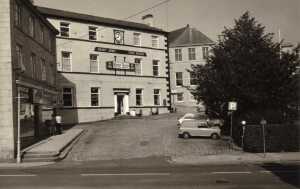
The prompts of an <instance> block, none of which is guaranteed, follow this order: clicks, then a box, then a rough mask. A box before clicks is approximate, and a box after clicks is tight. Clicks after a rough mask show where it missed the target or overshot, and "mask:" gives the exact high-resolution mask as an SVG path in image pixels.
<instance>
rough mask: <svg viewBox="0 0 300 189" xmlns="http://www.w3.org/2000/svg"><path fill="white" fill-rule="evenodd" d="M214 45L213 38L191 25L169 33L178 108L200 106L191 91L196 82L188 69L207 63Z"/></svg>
mask: <svg viewBox="0 0 300 189" xmlns="http://www.w3.org/2000/svg"><path fill="white" fill-rule="evenodd" d="M212 45H214V42H213V41H212V40H211V39H209V38H208V37H207V36H205V35H204V34H203V33H201V32H200V31H198V30H197V29H195V28H192V27H190V26H189V25H187V26H186V27H183V28H180V29H177V30H174V31H171V32H170V33H169V55H170V73H171V76H170V80H171V92H172V105H173V106H175V107H176V108H177V110H179V109H181V110H182V111H194V110H195V108H194V107H196V106H199V105H197V101H196V100H195V99H194V97H193V95H192V94H191V93H190V89H194V88H195V87H196V83H195V80H194V79H193V75H192V74H191V73H190V72H188V70H189V69H191V65H192V64H193V65H197V64H205V63H206V60H205V59H206V57H207V56H208V55H209V51H210V49H211V46H212ZM200 108H202V109H204V107H202V106H200Z"/></svg>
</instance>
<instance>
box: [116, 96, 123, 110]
mask: <svg viewBox="0 0 300 189" xmlns="http://www.w3.org/2000/svg"><path fill="white" fill-rule="evenodd" d="M123 101H124V95H117V104H116V105H117V112H116V113H117V114H118V115H120V114H123V112H124V104H123Z"/></svg>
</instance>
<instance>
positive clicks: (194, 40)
mask: <svg viewBox="0 0 300 189" xmlns="http://www.w3.org/2000/svg"><path fill="white" fill-rule="evenodd" d="M168 37H169V46H170V47H182V46H194V45H212V44H214V42H213V41H212V40H211V39H209V38H208V37H207V36H206V35H204V34H203V33H202V32H200V31H199V30H197V29H196V28H191V27H190V26H189V25H187V26H186V27H183V28H180V29H177V30H174V31H171V32H170V33H169V36H168Z"/></svg>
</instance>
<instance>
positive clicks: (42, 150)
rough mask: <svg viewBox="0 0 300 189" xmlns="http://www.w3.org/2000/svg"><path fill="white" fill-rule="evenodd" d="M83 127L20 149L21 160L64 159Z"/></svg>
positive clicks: (49, 160)
mask: <svg viewBox="0 0 300 189" xmlns="http://www.w3.org/2000/svg"><path fill="white" fill-rule="evenodd" d="M83 131H84V130H83V129H70V130H68V131H65V132H64V133H63V134H61V135H55V136H52V137H50V138H48V139H46V140H43V141H41V142H39V143H37V144H34V145H32V146H30V147H28V148H26V149H24V150H23V151H22V161H23V162H53V161H59V160H62V159H64V158H65V157H66V156H67V155H68V153H69V152H70V151H71V149H72V147H73V145H74V144H75V143H76V142H77V141H78V140H79V137H80V136H81V135H82V133H83Z"/></svg>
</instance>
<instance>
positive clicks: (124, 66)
mask: <svg viewBox="0 0 300 189" xmlns="http://www.w3.org/2000/svg"><path fill="white" fill-rule="evenodd" d="M106 69H108V70H126V71H132V72H134V71H135V64H134V63H128V62H115V61H107V62H106Z"/></svg>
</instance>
